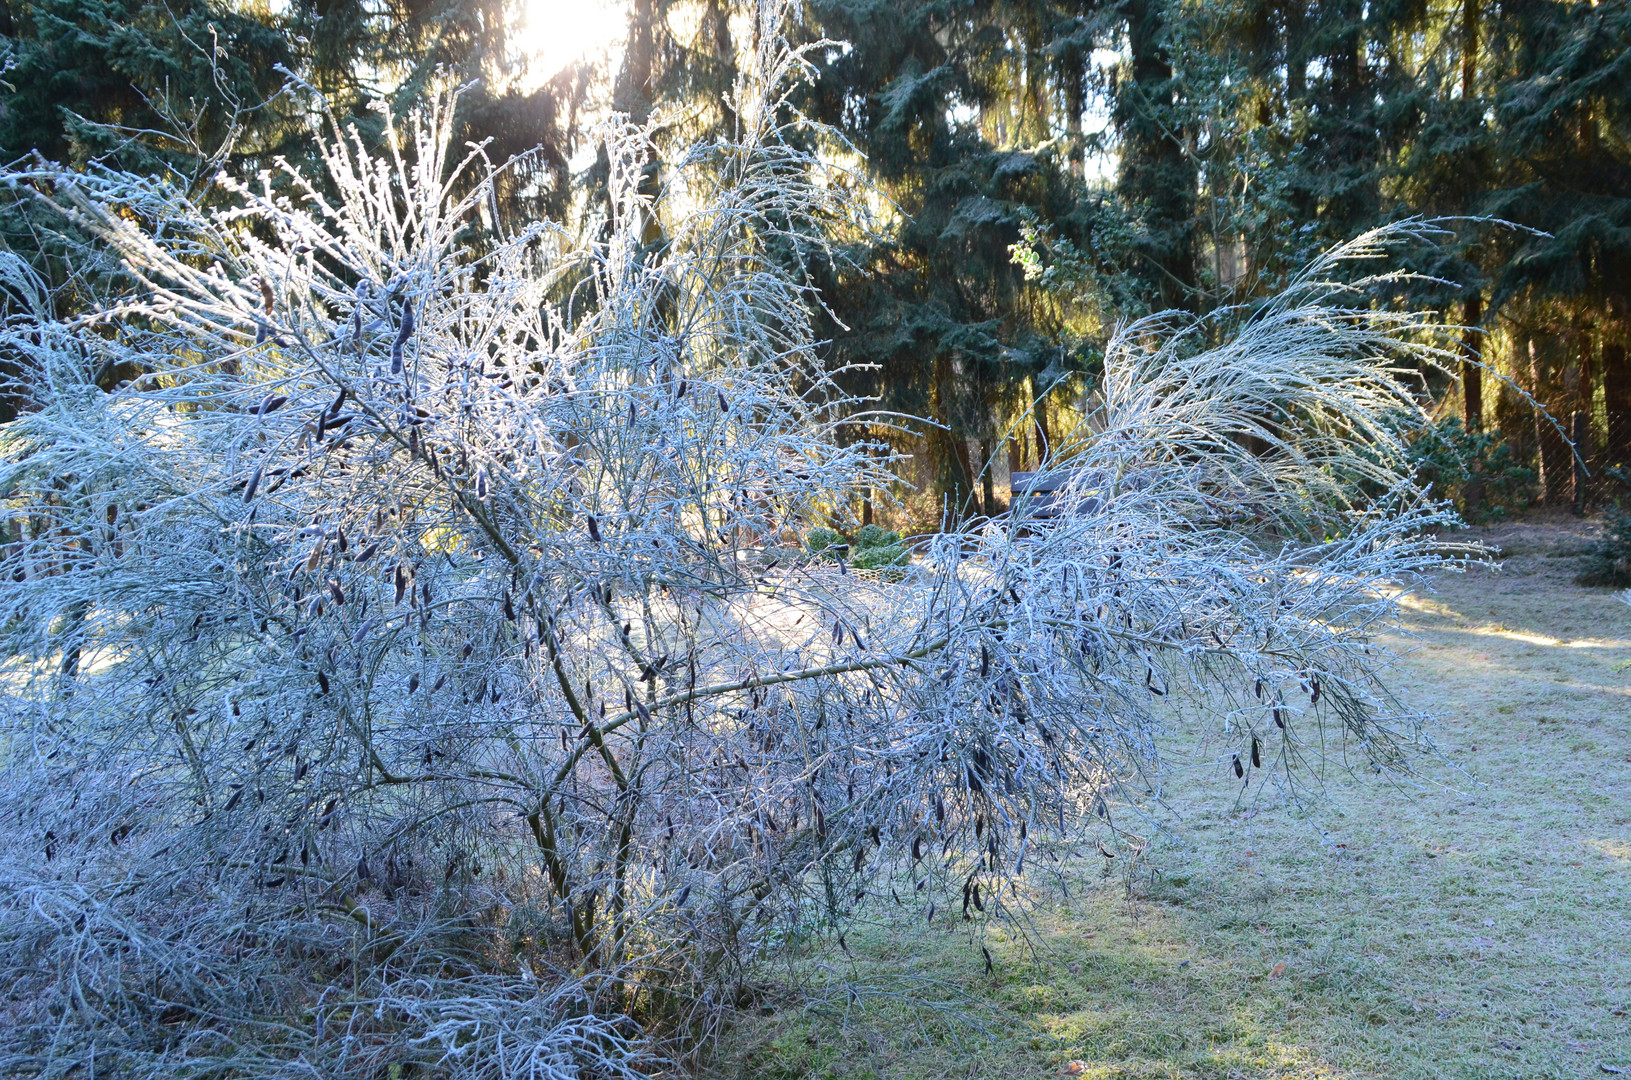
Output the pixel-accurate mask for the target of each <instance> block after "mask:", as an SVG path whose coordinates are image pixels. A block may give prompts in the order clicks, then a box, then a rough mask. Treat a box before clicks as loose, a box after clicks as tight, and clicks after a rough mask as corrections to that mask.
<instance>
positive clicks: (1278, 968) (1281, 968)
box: [1269, 960, 1286, 979]
mask: <svg viewBox="0 0 1631 1080" xmlns="http://www.w3.org/2000/svg"><path fill="white" fill-rule="evenodd" d="M1285 973H1286V962H1285V961H1284V960H1282V961H1280V962H1279V963H1278V964H1275V965H1274V966H1273V967H1271V968H1269V978H1271V979H1278V978H1279V977H1280V976H1282V975H1284V974H1285Z"/></svg>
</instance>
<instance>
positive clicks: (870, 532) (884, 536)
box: [855, 525, 900, 548]
mask: <svg viewBox="0 0 1631 1080" xmlns="http://www.w3.org/2000/svg"><path fill="white" fill-rule="evenodd" d="M898 543H900V533H898V532H895V531H894V530H892V529H886V528H884V527H883V526H882V525H862V526H861V530H860V531H859V532H857V533H856V534H855V546H856V547H858V548H878V547H888V546H889V545H891V544H898Z"/></svg>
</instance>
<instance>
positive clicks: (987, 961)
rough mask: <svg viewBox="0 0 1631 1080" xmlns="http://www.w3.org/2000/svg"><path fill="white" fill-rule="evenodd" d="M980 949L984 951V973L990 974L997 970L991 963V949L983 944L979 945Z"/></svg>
mask: <svg viewBox="0 0 1631 1080" xmlns="http://www.w3.org/2000/svg"><path fill="white" fill-rule="evenodd" d="M980 951H981V952H983V953H985V973H986V974H987V975H990V974H992V973H993V972H994V971H996V970H997V969H996V965H994V964H992V963H991V950H990V949H988V948H986V947H985V946H984V945H981V946H980Z"/></svg>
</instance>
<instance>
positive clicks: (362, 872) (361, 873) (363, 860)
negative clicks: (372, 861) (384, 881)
mask: <svg viewBox="0 0 1631 1080" xmlns="http://www.w3.org/2000/svg"><path fill="white" fill-rule="evenodd" d="M372 876H373V875H372V874H370V873H369V871H368V856H366V855H358V856H357V880H358V881H367V880H368V879H369V878H370V877H372Z"/></svg>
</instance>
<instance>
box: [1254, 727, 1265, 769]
mask: <svg viewBox="0 0 1631 1080" xmlns="http://www.w3.org/2000/svg"><path fill="white" fill-rule="evenodd" d="M1262 767H1263V757H1262V755H1261V754H1259V753H1258V751H1257V736H1256V735H1253V736H1252V768H1254V769H1261V768H1262Z"/></svg>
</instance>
